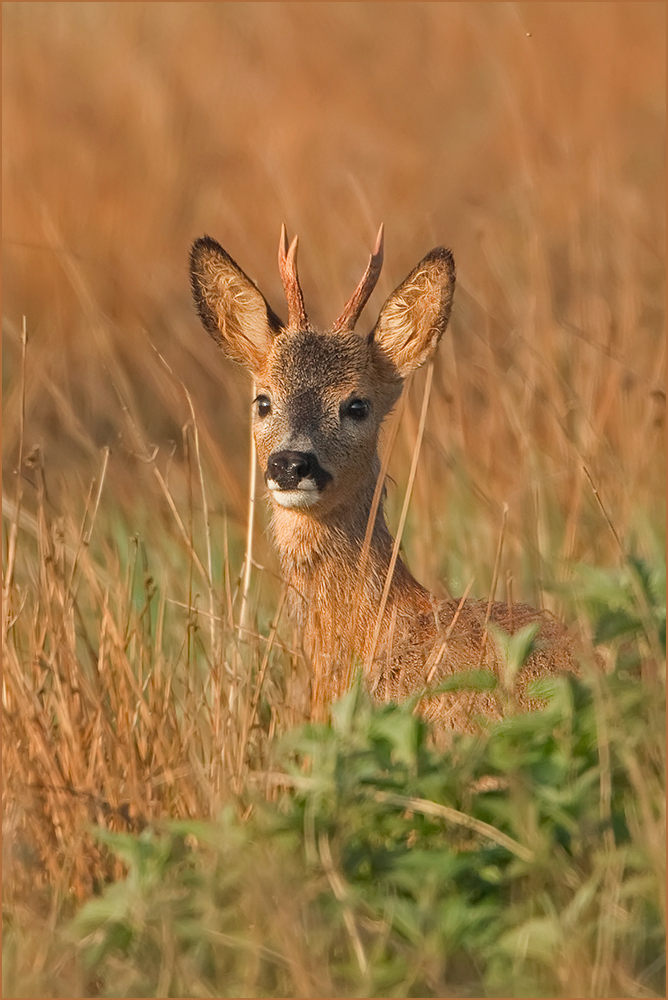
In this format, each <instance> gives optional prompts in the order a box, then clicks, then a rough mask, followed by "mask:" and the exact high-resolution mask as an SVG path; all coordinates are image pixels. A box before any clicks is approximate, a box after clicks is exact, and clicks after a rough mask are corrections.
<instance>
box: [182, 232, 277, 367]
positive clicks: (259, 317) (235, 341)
mask: <svg viewBox="0 0 668 1000" xmlns="http://www.w3.org/2000/svg"><path fill="white" fill-rule="evenodd" d="M190 280H191V285H192V293H193V298H194V300H195V305H196V307H197V312H198V313H199V317H200V320H201V321H202V325H203V326H204V329H205V330H207V332H208V333H209V334H211V336H212V337H213V339H214V340H215V341H216V343H217V344H219V345H220V346H221V347H222V348H223V350H224V351H225V353H226V354H228V355H229V356H230V357H231V358H232V359H233V360H235V361H239V362H241V363H242V364H245V365H246V366H247V367H249V368H251V369H254V370H256V369H257V368H258V367H260V366H261V364H262V361H263V360H264V358H265V356H266V353H267V351H268V349H269V346H270V344H271V341H272V340H273V338H274V336H276V334H277V333H278V332H279V330H280V329H281V328H282V323H281V321H280V319H279V318H278V316H277V315H276V314H275V313H274V311H273V310H272V309H271V307H270V306H269V304H268V303H267V301H266V299H265V298H264V296H263V295H262V293H261V292H260V291H259V289H258V288H257V287H256V285H255V284H254V282H253V281H251V279H250V278H249V277H248V275H247V274H245V273H244V272H243V271H242V269H241V268H240V267H239V265H238V264H237V263H236V261H234V260H233V259H232V257H230V255H229V254H228V253H227V251H226V250H224V249H223V248H222V247H221V246H220V244H219V243H217V242H216V241H215V240H214V239H212V238H211V237H210V236H204V237H202V238H201V239H198V240H196V241H195V242H194V243H193V246H192V249H191V251H190Z"/></svg>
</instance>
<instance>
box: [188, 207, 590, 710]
mask: <svg viewBox="0 0 668 1000" xmlns="http://www.w3.org/2000/svg"><path fill="white" fill-rule="evenodd" d="M278 260H279V269H280V273H281V277H282V280H283V285H284V287H285V295H286V299H287V306H288V321H287V323H283V322H281V320H280V319H279V318H278V316H277V315H276V314H275V313H274V312H273V310H272V309H271V308H270V306H269V305H268V304H267V302H266V300H265V298H264V297H263V295H262V294H261V293H260V291H259V290H258V289H257V287H256V286H255V284H254V283H253V282H252V281H251V280H250V279H249V278H248V277H247V276H246V275H245V274H244V272H243V271H242V270H241V268H240V267H239V266H238V265H237V264H236V263H235V262H234V261H233V260H232V258H231V257H230V256H229V254H227V253H226V252H225V250H223V248H222V247H221V246H219V245H218V243H216V242H215V240H213V239H211V238H210V237H208V236H205V237H203V238H202V239H199V240H197V241H196V242H195V243H194V244H193V247H192V250H191V256H190V274H191V280H192V290H193V295H194V299H195V303H196V305H197V309H198V312H199V315H200V319H201V321H202V323H203V325H204V327H205V328H206V330H207V331H208V332H209V333H210V334H211V335H212V336H213V337H214V339H215V340H216V341H217V342H218V344H219V345H220V346H221V347H222V348H224V350H225V351H226V353H227V354H228V355H229V356H230V357H231V358H233V359H234V360H235V361H238V362H241V363H242V364H243V365H245V366H246V367H247V368H248V369H250V372H251V374H252V376H253V379H254V382H255V387H256V391H257V395H256V397H255V400H254V402H253V407H254V413H253V424H254V428H253V430H254V437H255V443H256V447H257V453H258V457H259V461H260V465H261V468H262V471H263V473H264V479H265V482H266V485H267V487H268V492H269V496H270V498H271V502H272V508H273V528H274V532H275V536H276V542H277V545H278V549H279V552H280V558H281V564H282V569H283V573H284V576H285V579H286V582H287V584H288V586H289V606H290V609H291V613H292V616H293V618H294V620H295V622H296V623H297V625H298V627H299V628H300V631H301V634H302V637H303V640H304V644H305V647H306V650H307V653H308V655H309V657H310V660H311V667H312V671H313V680H312V705H313V713H314V715H316V716H320V717H321V716H322V713H323V711H324V707H325V706H326V705H327V703H328V702H330V701H331V700H332V699H333V698H335V697H338V696H339V695H340V694H342V693H343V691H344V690H345V689H346V687H347V685H348V683H349V680H350V677H349V671H350V666H351V664H352V663H353V662H354V660H355V659H356V658H357V659H358V660H360V661H361V662H362V668H363V673H364V682H365V684H366V686H367V688H368V689H369V690H370V692H371V693H372V695H373V696H374V697H375V698H377V699H380V700H393V701H400V700H403V699H406V698H407V697H409V696H411V695H419V694H420V693H421V692H425V691H427V689H428V688H429V687H430V686H431V687H434V686H435V685H436V684H438V683H439V682H440V681H442V680H443V679H444V678H446V677H447V676H448V675H451V674H454V673H456V672H458V671H462V670H465V669H476V668H478V667H482V668H486V669H491V670H493V671H495V672H496V674H497V676H498V675H499V672H500V670H501V658H500V652H499V648H498V645H497V643H496V642H495V640H494V637H493V635H492V634H488V630H487V622H488V620H489V621H491V622H494V623H497V624H498V625H499V626H501V627H502V628H503V629H505V630H506V631H507V632H516V631H518V630H519V629H521V628H523V627H524V626H526V625H527V624H529V623H536V625H537V627H538V629H539V631H538V635H537V642H536V645H535V649H534V652H533V653H532V655H531V657H530V658H529V660H528V661H527V663H526V665H525V666H524V668H523V670H522V672H521V674H520V676H519V679H518V685H517V698H518V701H519V703H520V705H522V706H523V707H525V708H526V707H533V706H534V702H532V701H531V699H530V698H529V697H528V696H527V694H526V683H527V681H528V680H529V679H531V678H533V677H536V676H540V675H543V674H549V673H553V672H555V671H561V670H564V669H567V670H575V669H576V667H575V661H574V652H573V643H572V640H571V638H570V637H569V635H568V633H567V631H566V629H565V628H564V626H563V625H561V624H560V623H559V622H557V621H556V619H554V618H553V617H552V616H551V615H550V614H549V613H546V612H541V611H538V610H536V609H534V608H530V607H528V606H527V605H524V604H513V605H510V606H509V605H508V604H503V603H501V602H492V603H491V604H490V602H488V601H481V600H462V601H458V600H439V599H437V598H435V597H434V596H432V595H431V594H430V593H429V592H428V591H427V590H426V589H425V588H424V587H422V586H421V585H420V584H419V583H418V582H417V581H416V580H415V579H414V578H413V577H412V576H411V574H410V572H409V571H408V569H407V568H406V566H405V565H404V564H403V562H402V561H401V560H400V559H397V560H396V562H395V565H394V568H393V570H392V577H391V582H390V583H389V591H388V593H387V596H386V601H385V605H384V608H383V611H382V616H380V617H379V611H380V608H381V603H382V600H381V598H382V595H383V590H384V586H385V582H386V578H387V575H388V572H389V570H390V569H391V558H392V548H393V539H392V536H391V535H390V533H389V530H388V528H387V526H386V524H385V518H384V515H383V511H382V504H381V505H380V506H379V505H378V502H377V500H376V504H375V513H374V504H373V499H374V491H375V488H376V482H377V479H378V476H379V471H380V462H379V458H378V454H377V444H378V434H379V430H380V425H381V423H382V421H383V420H384V418H385V417H386V416H387V415H388V413H389V412H390V410H391V409H392V408H393V406H394V405H395V404H396V403H397V401H398V399H399V397H400V395H401V391H402V388H403V383H404V380H405V378H406V376H407V375H408V374H409V373H410V372H412V371H413V370H414V369H416V368H417V367H418V366H419V365H421V364H422V363H423V362H424V361H425V360H426V359H427V358H428V357H429V355H430V354H431V353H432V352H433V351H434V349H435V348H436V346H437V344H438V342H439V340H440V338H441V336H442V335H443V332H444V331H445V328H446V326H447V323H448V319H449V316H450V310H451V308H452V299H453V293H454V287H455V265H454V260H453V257H452V254H451V252H450V251H449V250H446V249H445V248H444V247H436V249H434V250H432V251H431V253H428V254H427V256H426V257H424V258H423V260H421V261H420V263H419V264H418V265H417V267H416V268H415V269H414V270H413V271H411V273H410V274H409V275H408V277H407V278H406V280H405V281H403V282H402V284H400V285H399V287H398V288H397V289H396V291H394V292H393V293H392V295H390V297H389V298H388V300H387V301H386V303H385V305H384V306H383V307H382V309H381V311H380V314H379V316H378V320H377V322H376V324H375V326H374V327H373V329H372V331H371V332H370V333H369V334H368V335H365V336H363V335H359V334H357V333H355V331H354V327H355V324H356V322H357V320H358V318H359V316H360V314H361V312H362V309H363V307H364V305H365V303H366V302H367V300H368V298H369V296H370V295H371V292H372V291H373V288H374V286H375V284H376V281H377V279H378V275H379V273H380V269H381V265H382V260H383V227H382V226H381V228H380V231H379V233H378V239H377V241H376V246H375V249H374V252H373V254H372V255H371V258H370V260H369V264H368V266H367V269H366V272H365V273H364V276H363V277H362V280H361V281H360V283H359V285H358V287H357V289H356V290H355V292H354V294H353V295H352V296H351V298H350V299H349V301H348V302H347V304H346V305H345V307H344V309H343V312H342V313H341V315H340V317H339V318H338V319H337V320H336V322H335V323H334V325H333V326H332V328H331V330H329V331H326V332H321V331H318V330H315V329H314V328H313V327H312V326H311V324H310V323H309V320H308V317H307V315H306V310H305V308H304V299H303V296H302V291H301V288H300V285H299V279H298V276H297V237H295V238H294V240H293V241H292V243H291V244H290V246H288V240H287V235H286V231H285V227H283V229H282V232H281V239H280V244H279V255H278ZM372 515H374V516H373V526H371V524H370V518H371V516H372ZM367 525H368V526H369V527H368V530H367ZM365 537H366V544H365ZM377 619H378V621H377ZM420 710H421V711H422V713H423V714H424V715H425V716H426V717H427V718H430V719H432V720H434V721H436V722H437V723H438V725H439V726H440V727H443V728H452V729H470V728H472V727H473V725H474V719H475V715H476V714H478V713H481V714H484V715H488V716H489V715H491V716H496V717H498V715H499V705H498V702H497V700H496V698H495V697H494V696H493V695H492V694H490V693H471V692H466V693H463V692H461V691H460V692H456V693H454V692H449V693H437V694H434V695H431V696H429V694H428V693H427V694H426V695H423V697H422V700H421V701H420Z"/></svg>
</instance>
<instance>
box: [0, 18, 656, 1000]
mask: <svg viewBox="0 0 668 1000" xmlns="http://www.w3.org/2000/svg"><path fill="white" fill-rule="evenodd" d="M664 39H665V5H663V4H659V3H642V2H639V3H636V2H634V3H603V4H600V3H560V4H553V3H518V4H509V3H498V4H497V3H447V4H431V3H412V4H402V3H318V4H314V3H188V4H185V3H151V4H148V3H146V4H142V3H139V4H129V3H86V4H83V3H30V2H28V3H5V4H3V68H2V73H3V140H4V141H3V181H4V183H3V275H4V282H3V291H4V296H3V431H4V433H3V442H2V447H3V498H4V503H3V566H4V569H5V578H4V579H5V583H4V597H5V619H4V636H5V687H4V709H5V722H6V727H5V732H6V740H5V749H4V754H5V760H4V766H5V793H6V796H7V802H8V806H7V808H6V812H5V827H6V839H5V844H6V847H5V863H6V865H7V868H6V871H7V872H8V873H9V874H8V877H7V878H6V899H7V903H6V905H7V906H8V907H9V912H11V914H12V916H13V919H15V920H18V923H19V925H21V926H24V925H25V926H32V925H35V920H36V919H37V918H36V916H35V914H37V913H40V914H41V917H40V919H44V920H46V921H49V920H50V921H51V922H52V924H54V923H55V922H57V920H58V919H59V915H60V913H61V911H62V909H63V908H64V909H65V910H67V907H68V906H69V905H70V902H71V900H72V899H78V900H80V899H83V898H86V897H87V896H88V895H89V894H90V893H91V892H92V891H93V889H94V888H95V886H96V885H98V884H99V882H100V880H101V879H104V878H107V877H110V876H113V875H118V874H119V873H120V871H121V868H119V866H118V863H117V862H114V861H113V859H110V857H109V856H108V855H105V853H104V851H101V850H100V849H99V847H98V846H96V845H94V844H93V842H92V841H91V840H90V839H89V838H88V835H87V833H86V825H87V824H88V823H90V822H91V821H95V822H101V823H104V824H107V825H110V826H111V827H112V828H113V827H116V828H120V829H128V828H129V829H137V828H139V827H140V826H141V825H142V824H144V823H146V822H148V821H151V820H153V819H156V818H159V817H161V816H201V815H205V816H215V815H216V814H217V812H218V810H219V809H220V806H221V804H222V803H223V802H225V801H227V799H228V798H229V796H230V795H231V794H239V792H240V789H243V787H244V781H245V776H246V774H247V770H248V769H249V768H259V767H262V766H263V762H264V761H265V758H266V753H267V752H268V750H267V748H268V746H269V742H270V740H271V739H272V738H273V736H274V735H275V734H276V733H280V732H283V731H285V730H286V729H289V728H290V727H291V726H293V725H295V724H296V723H297V722H299V721H300V720H302V719H303V718H304V715H305V712H306V706H307V704H308V693H307V689H308V671H307V667H306V665H305V664H304V662H303V658H302V657H301V655H300V651H299V637H298V636H294V635H293V634H292V632H291V630H290V628H289V627H288V626H287V624H286V623H284V622H278V623H277V609H278V608H279V607H280V593H281V587H280V580H279V578H278V563H277V559H276V556H275V553H274V552H273V548H272V544H271V540H270V537H269V535H268V533H267V531H266V526H267V517H266V512H265V510H264V506H263V505H258V510H257V525H256V532H255V538H254V551H253V555H254V559H255V562H256V563H257V567H256V569H255V570H254V575H253V589H252V593H251V597H252V617H251V627H250V629H249V631H247V632H240V630H239V620H238V618H239V595H238V581H239V575H240V572H241V567H242V562H243V551H244V532H245V519H246V516H247V499H246V498H247V495H248V474H249V473H248V470H249V426H250V386H249V383H248V380H247V378H246V376H245V375H244V374H243V373H241V372H240V371H239V370H238V369H236V368H235V367H234V366H233V365H231V364H230V363H228V362H226V361H225V360H224V359H223V358H221V357H220V355H219V353H218V352H217V350H216V348H215V346H214V344H213V343H212V342H210V341H209V339H208V338H207V336H206V334H205V333H204V332H203V331H202V329H201V327H200V326H199V323H198V320H197V318H196V316H195V313H194V310H193V307H192V304H191V300H190V292H189V287H188V276H187V254H188V249H189V246H190V243H191V241H192V240H193V239H194V238H195V237H197V236H200V235H202V234H203V233H205V232H208V233H209V234H210V235H212V236H214V237H215V238H216V239H218V240H219V241H220V242H221V243H222V244H223V246H224V247H225V248H226V249H227V250H228V252H230V253H231V254H232V256H233V257H234V258H235V259H236V260H237V261H238V262H239V263H240V265H241V266H242V267H243V268H244V270H246V271H247V273H249V274H250V275H251V276H252V277H253V278H254V279H255V280H256V281H257V283H258V285H259V286H260V288H261V289H262V290H263V292H264V294H265V295H266V296H267V298H268V299H269V301H270V302H271V304H272V305H273V307H274V309H276V311H277V312H278V313H279V315H280V314H281V313H284V309H283V295H282V289H281V285H280V280H279V276H278V270H277V266H276V249H277V242H278V233H279V229H280V224H281V222H284V221H285V222H286V224H287V226H288V229H289V231H290V232H291V233H294V232H298V233H299V235H300V273H301V275H302V284H303V286H304V290H305V295H306V302H307V308H308V310H309V314H310V315H311V316H312V318H313V319H314V321H316V322H317V323H320V324H321V325H323V326H326V325H327V324H328V323H330V322H331V321H332V319H333V317H335V316H336V315H337V314H338V312H339V310H340V307H341V304H342V303H343V302H344V301H345V300H346V299H347V297H348V295H349V294H350V292H351V290H352V289H353V288H354V287H355V285H356V283H357V281H358V279H359V276H360V274H361V271H362V269H363V267H364V265H365V262H366V259H367V256H368V253H369V251H370V249H371V247H372V244H373V239H374V236H375V232H376V230H377V227H378V224H379V223H380V222H381V221H384V222H385V225H386V256H385V267H384V273H383V275H382V276H381V279H380V281H379V284H378V287H377V289H376V292H375V293H374V295H373V297H372V300H371V303H370V305H369V306H368V307H367V309H366V311H365V314H364V315H363V317H362V321H361V323H360V329H362V328H363V327H364V325H366V326H367V328H368V327H370V325H371V324H372V323H373V321H374V318H375V314H376V313H377V310H378V309H379V307H380V306H381V304H382V302H383V301H384V298H385V297H386V296H387V295H388V294H389V293H390V291H391V290H392V289H393V288H394V287H395V286H396V285H397V284H398V283H399V282H400V281H401V280H402V279H403V278H404V277H405V275H406V274H407V273H408V271H409V270H410V269H411V268H412V267H413V266H414V265H415V264H416V263H417V261H418V260H419V259H420V258H421V257H422V256H423V255H424V254H425V253H426V252H427V251H428V250H430V249H431V248H432V247H433V246H435V245H438V244H445V245H447V246H450V247H451V248H452V249H453V251H454V255H455V259H456V262H457V271H458V287H457V293H456V297H455V306H454V312H453V317H452V321H451V325H450V329H449V331H448V334H447V336H446V338H445V340H444V343H443V344H442V346H441V347H440V349H439V352H438V355H437V360H436V368H435V379H434V389H433V392H432V396H431V403H430V411H429V421H428V426H427V432H426V435H425V440H424V443H423V447H422V452H421V460H420V465H419V469H418V475H417V480H416V484H415V489H414V494H413V501H412V506H411V515H410V518H409V523H408V525H407V529H406V532H405V535H404V547H405V551H406V556H407V559H408V562H409V565H410V566H411V568H412V569H413V571H414V573H415V574H416V575H417V576H418V578H419V579H421V580H422V581H423V582H425V583H426V584H427V585H428V586H429V587H431V588H432V589H433V590H435V591H436V592H439V593H446V592H450V593H453V594H461V593H462V592H463V590H464V589H465V588H466V587H467V586H468V585H469V583H470V582H471V580H473V584H472V590H471V592H472V594H479V595H481V596H482V595H484V596H486V595H487V594H488V593H489V589H490V587H491V581H492V576H493V572H494V564H495V553H496V549H497V543H498V540H499V535H500V532H501V525H502V521H503V510H504V505H505V504H507V505H508V514H507V526H506V529H505V536H504V545H503V552H502V558H501V564H500V572H499V575H498V584H497V595H498V596H499V597H500V598H505V597H506V595H507V594H510V595H511V596H512V598H513V599H525V600H528V601H530V602H533V603H535V604H537V605H541V606H547V607H550V608H553V609H554V610H555V611H557V612H558V613H559V614H563V615H565V616H566V617H568V618H569V619H571V620H573V619H574V618H575V617H576V616H578V614H579V608H578V606H577V602H574V600H573V596H572V586H573V580H574V573H575V570H574V566H575V564H576V563H579V562H584V563H589V564H594V565H596V566H602V567H616V566H618V565H619V564H620V562H621V561H622V559H623V555H624V553H627V552H629V551H633V552H634V553H636V554H638V555H639V556H641V557H642V558H644V559H647V560H649V561H656V560H657V559H659V560H660V559H661V558H662V556H661V553H662V552H663V548H664V510H665V504H664V482H665V466H664V458H663V455H664V434H665V425H664V405H665V390H664V369H665V339H664V300H665V282H664V261H665V159H664V151H665V145H664V141H665V51H664ZM23 330H25V341H26V346H25V351H24V350H23V349H22V331H23ZM423 378H424V376H423V374H421V373H418V374H417V375H416V376H415V378H414V380H413V383H412V384H411V386H410V387H409V390H408V393H407V399H406V405H405V408H404V409H403V410H402V411H401V425H400V429H399V434H398V438H397V444H396V446H395V449H394V452H393V457H392V462H391V466H390V472H391V476H392V479H393V481H394V485H391V488H390V496H389V499H388V510H389V516H390V521H391V523H393V524H396V517H397V511H398V508H399V507H400V504H401V501H402V497H403V487H404V485H405V482H406V478H407V474H408V467H409V464H410V455H411V453H412V449H413V446H414V441H415V435H416V430H417V421H418V414H419V407H420V402H421V395H422V386H423ZM594 489H595V490H596V491H597V494H598V496H597V495H596V493H595V492H594ZM601 505H602V506H601ZM258 567H259V568H258ZM274 626H277V627H276V628H274ZM650 659H651V657H650ZM652 662H653V664H654V666H653V667H652V668H651V669H650V668H648V667H647V665H645V667H644V672H645V674H647V673H649V674H650V675H652V674H653V673H654V671H655V668H656V657H655V658H654V660H653V661H652ZM258 678H261V680H262V686H261V688H260V687H259V686H257V684H256V682H257V680H258ZM82 845H83V846H82ZM17 914H19V916H17ZM21 914H22V916H20V915H21ZM40 926H41V925H40ZM29 950H30V949H29V948H28V951H29ZM39 955H41V956H42V957H41V958H40V957H39ZM39 955H38V958H37V959H36V960H35V963H34V968H35V969H36V970H37V971H35V972H34V974H35V976H39V974H40V968H42V971H43V968H45V967H49V962H51V958H49V957H48V956H47V952H46V951H44V953H43V954H42V952H40V953H39ZM40 961H42V962H43V967H40V964H39V963H40ZM19 964H20V963H19ZM28 965H30V963H28ZM30 968H31V969H32V968H33V966H30ZM31 975H32V972H31ZM35 981H37V980H35ZM41 988H43V987H41ZM65 988H66V987H63V989H65ZM21 995H28V994H25V993H24V994H21ZM63 995H65V994H64V993H63Z"/></svg>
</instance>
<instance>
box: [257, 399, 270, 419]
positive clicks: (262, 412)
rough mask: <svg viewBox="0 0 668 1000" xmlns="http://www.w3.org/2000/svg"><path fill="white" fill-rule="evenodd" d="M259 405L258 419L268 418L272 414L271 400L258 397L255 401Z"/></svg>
mask: <svg viewBox="0 0 668 1000" xmlns="http://www.w3.org/2000/svg"><path fill="white" fill-rule="evenodd" d="M253 402H254V403H257V415H258V417H268V416H269V414H270V413H271V400H270V399H269V396H256V397H255V399H254V400H253Z"/></svg>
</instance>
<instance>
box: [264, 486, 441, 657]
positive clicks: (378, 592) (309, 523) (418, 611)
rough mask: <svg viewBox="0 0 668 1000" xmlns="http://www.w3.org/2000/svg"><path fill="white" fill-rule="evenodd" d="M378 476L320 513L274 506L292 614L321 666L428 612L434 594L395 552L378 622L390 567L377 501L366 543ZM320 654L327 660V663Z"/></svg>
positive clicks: (366, 651)
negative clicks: (351, 498)
mask: <svg viewBox="0 0 668 1000" xmlns="http://www.w3.org/2000/svg"><path fill="white" fill-rule="evenodd" d="M374 487H375V483H373V482H372V483H370V484H369V485H368V487H367V489H366V490H365V491H364V493H363V501H362V502H360V495H359V493H358V494H357V496H356V498H355V505H354V508H352V507H349V506H345V505H342V506H341V507H338V508H336V509H335V510H333V511H331V512H330V513H328V514H325V515H323V516H322V517H320V518H316V517H313V516H310V515H305V514H304V513H302V512H299V511H293V510H289V509H285V508H279V507H277V508H275V510H274V515H273V527H274V533H275V536H276V542H277V546H278V549H279V552H280V557H281V564H282V569H283V574H284V576H285V580H286V583H287V585H288V587H289V604H290V608H291V612H292V617H293V619H294V620H295V622H296V624H297V626H298V627H299V628H300V630H301V632H302V635H303V638H304V642H305V645H306V648H307V651H308V652H309V654H310V656H311V659H312V660H315V661H318V662H319V664H320V666H321V668H322V669H323V670H326V671H331V670H332V669H336V667H335V666H333V664H334V663H335V661H337V662H339V663H340V662H341V660H342V659H345V657H346V654H347V655H348V656H349V655H350V654H352V656H353V657H358V658H360V659H362V660H366V659H367V658H368V657H369V656H372V655H373V648H372V647H373V645H374V640H375V643H376V647H377V648H380V647H381V646H382V645H383V643H384V642H385V640H386V637H387V634H388V632H390V631H396V630H397V628H398V629H399V632H401V629H402V627H403V625H404V624H405V623H407V622H414V621H415V620H416V619H417V618H418V617H419V616H421V615H425V614H428V615H429V616H431V615H432V613H433V599H432V598H431V595H430V594H429V593H428V591H426V590H425V588H424V587H422V586H421V585H420V584H419V583H418V582H417V581H416V580H415V579H414V578H413V577H412V576H411V574H410V572H409V571H408V569H407V568H406V566H405V565H404V563H403V562H402V561H401V559H397V561H396V564H395V567H394V571H393V574H392V581H391V584H390V588H389V592H388V595H387V599H386V603H385V609H384V613H383V616H382V619H381V621H380V626H379V627H377V619H378V613H379V610H380V606H381V601H382V594H383V589H384V587H385V582H386V579H387V575H388V572H389V569H390V564H391V558H392V548H393V538H392V536H391V534H390V532H389V530H388V527H387V525H386V523H385V517H384V514H383V511H382V505H381V506H379V508H378V511H377V514H376V519H375V523H374V530H373V533H372V536H371V542H370V546H369V551H368V554H367V556H366V558H364V552H363V549H364V538H365V533H366V528H367V524H368V521H369V517H370V513H371V507H372V502H373V493H374ZM325 660H327V661H329V662H328V664H325Z"/></svg>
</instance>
